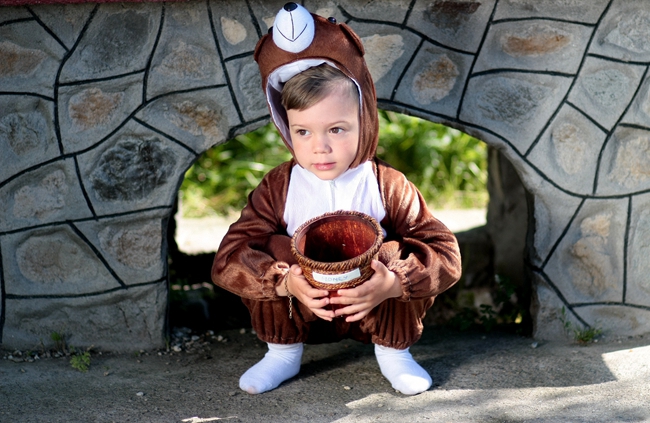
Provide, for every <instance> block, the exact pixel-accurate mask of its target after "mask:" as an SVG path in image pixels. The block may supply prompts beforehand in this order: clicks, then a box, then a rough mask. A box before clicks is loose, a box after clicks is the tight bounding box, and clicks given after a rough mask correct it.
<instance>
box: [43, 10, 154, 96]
mask: <svg viewBox="0 0 650 423" xmlns="http://www.w3.org/2000/svg"><path fill="white" fill-rule="evenodd" d="M161 7H162V6H160V5H152V4H137V3H125V4H102V5H101V6H100V8H99V10H98V12H97V14H96V15H95V16H94V17H93V19H92V21H91V22H90V25H89V27H88V29H87V30H86V32H85V33H84V34H83V37H82V38H81V40H80V42H79V44H78V45H77V48H76V49H75V50H74V52H73V53H72V55H71V56H70V58H69V59H68V60H67V61H66V63H65V64H64V65H63V69H62V70H61V76H60V81H61V82H64V83H66V82H74V81H84V80H88V79H97V78H108V77H114V76H118V75H123V74H125V73H129V72H144V70H145V68H146V66H147V62H148V61H149V57H150V56H151V53H152V51H153V48H154V45H155V42H156V35H157V33H158V27H159V26H160V17H161ZM55 74H56V72H53V73H52V75H55Z"/></svg>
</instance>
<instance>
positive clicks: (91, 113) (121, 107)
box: [59, 74, 143, 153]
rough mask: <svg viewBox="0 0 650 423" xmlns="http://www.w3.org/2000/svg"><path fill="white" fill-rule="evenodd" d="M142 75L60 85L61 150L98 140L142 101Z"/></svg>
mask: <svg viewBox="0 0 650 423" xmlns="http://www.w3.org/2000/svg"><path fill="white" fill-rule="evenodd" d="M142 90H143V85H142V75H140V74H138V75H128V76H125V77H123V78H118V79H112V80H110V81H100V82H90V83H88V84H80V85H68V86H62V87H61V88H60V89H59V125H60V127H61V143H62V144H63V149H64V152H65V153H75V152H78V151H82V150H85V149H87V148H89V147H92V146H93V145H95V144H97V143H99V142H100V141H101V140H102V139H103V138H105V137H107V136H108V135H110V134H111V133H112V132H113V131H115V130H116V129H117V128H119V127H120V125H123V124H124V122H125V121H126V120H127V119H128V118H129V117H130V116H131V114H133V113H134V112H135V111H136V110H137V109H138V107H140V104H141V103H142Z"/></svg>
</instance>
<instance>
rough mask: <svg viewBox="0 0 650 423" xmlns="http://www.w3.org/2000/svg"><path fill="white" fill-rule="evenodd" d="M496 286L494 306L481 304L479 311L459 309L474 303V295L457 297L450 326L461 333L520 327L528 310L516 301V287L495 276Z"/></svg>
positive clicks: (501, 277)
mask: <svg viewBox="0 0 650 423" xmlns="http://www.w3.org/2000/svg"><path fill="white" fill-rule="evenodd" d="M495 285H496V286H495V289H494V292H493V294H492V295H493V301H494V305H491V304H481V305H480V306H479V308H478V309H476V308H475V307H468V306H466V305H465V306H461V307H458V306H459V304H460V305H462V304H467V303H468V302H471V303H473V301H474V295H473V294H472V293H471V292H470V293H468V292H466V293H465V298H462V297H460V296H459V297H457V298H456V302H457V304H451V305H452V306H456V307H457V310H456V312H455V314H454V316H453V317H452V318H451V319H450V320H449V322H448V324H449V326H451V327H452V328H454V329H457V330H460V331H466V330H470V329H472V330H473V329H478V330H484V331H486V332H491V331H492V330H494V329H496V328H497V327H500V326H501V327H503V326H506V325H519V324H520V323H521V322H522V320H523V315H524V314H525V313H526V310H524V309H523V307H522V306H521V305H519V304H518V303H517V301H516V300H515V299H516V296H515V288H516V287H515V285H514V284H513V283H512V282H511V281H510V279H509V278H506V277H503V276H500V275H495ZM468 295H469V297H468ZM449 301H450V300H447V302H448V303H449Z"/></svg>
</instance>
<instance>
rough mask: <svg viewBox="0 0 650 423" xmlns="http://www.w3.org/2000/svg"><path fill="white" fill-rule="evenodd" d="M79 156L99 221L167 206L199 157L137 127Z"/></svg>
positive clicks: (125, 128)
mask: <svg viewBox="0 0 650 423" xmlns="http://www.w3.org/2000/svg"><path fill="white" fill-rule="evenodd" d="M78 157H79V168H80V173H81V176H82V178H83V180H84V184H85V187H86V191H87V193H88V197H89V198H90V201H91V202H92V205H93V208H94V210H95V212H96V213H97V214H98V215H99V216H103V215H108V214H113V213H120V212H121V211H123V210H124V209H125V208H126V209H129V210H138V209H146V208H150V207H169V206H170V205H171V204H172V201H173V199H174V198H175V197H176V189H177V187H178V186H179V184H180V182H179V179H180V178H182V175H183V174H184V171H185V169H187V167H188V166H189V164H190V163H191V162H192V161H193V160H194V158H195V155H194V154H193V153H191V152H189V151H187V149H185V148H183V147H181V146H180V145H178V144H176V143H175V142H173V141H171V140H169V139H167V138H165V137H164V136H163V135H160V134H157V133H155V132H153V131H151V130H149V129H148V128H145V127H143V126H141V125H139V124H137V123H135V122H131V123H129V124H127V125H126V126H124V127H123V128H122V129H121V130H120V131H119V132H118V133H117V134H115V136H113V137H111V138H110V139H109V140H107V141H106V142H104V143H102V144H101V145H100V146H97V147H95V148H93V149H92V150H90V151H88V152H87V153H84V154H81V155H79V156H78Z"/></svg>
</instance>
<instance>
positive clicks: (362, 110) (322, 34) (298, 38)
mask: <svg viewBox="0 0 650 423" xmlns="http://www.w3.org/2000/svg"><path fill="white" fill-rule="evenodd" d="M364 53H365V51H364V48H363V45H362V44H361V39H360V38H359V36H358V35H357V34H355V33H354V31H352V28H350V27H349V26H348V25H346V24H345V23H340V24H339V23H337V22H336V19H334V18H327V19H326V18H324V17H322V16H318V15H315V14H312V13H309V11H307V9H305V8H304V7H302V6H300V5H298V4H296V3H287V4H285V5H284V7H283V8H282V9H281V10H280V12H278V14H277V15H276V18H275V22H274V25H273V27H272V28H271V29H270V30H269V33H268V34H266V35H264V36H263V37H262V38H261V39H260V40H259V41H258V43H257V46H256V47H255V54H254V58H255V61H256V62H257V64H258V65H259V68H260V73H261V76H262V89H263V90H264V94H265V97H266V102H267V105H268V107H269V111H270V113H271V119H272V120H273V123H274V124H275V126H276V127H277V128H278V131H279V132H280V135H281V136H282V140H283V141H284V143H285V144H286V146H287V148H289V151H291V154H293V155H294V157H295V154H294V152H293V146H292V144H291V137H290V134H289V129H288V122H287V113H286V111H285V110H284V108H283V107H282V105H281V103H280V98H281V92H282V86H283V85H284V83H285V82H286V81H288V80H289V79H291V78H292V77H293V76H295V75H297V74H298V73H300V72H302V71H304V70H306V69H308V68H310V67H313V66H318V65H320V64H322V63H327V64H329V65H331V66H334V67H336V68H338V69H339V70H340V71H341V72H343V73H344V74H345V75H347V76H348V77H349V78H350V79H352V81H353V82H354V83H355V84H356V86H357V88H358V89H359V102H360V104H359V148H358V149H357V155H356V157H355V159H354V161H353V162H352V164H351V165H350V167H351V168H354V167H357V166H358V165H360V164H361V163H364V162H365V161H367V160H370V159H372V158H374V156H375V151H376V150H377V142H378V137H379V118H378V116H377V94H376V91H375V85H374V83H373V81H372V77H371V76H370V71H369V70H368V66H367V65H366V61H365V60H364V58H363V55H364Z"/></svg>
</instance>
